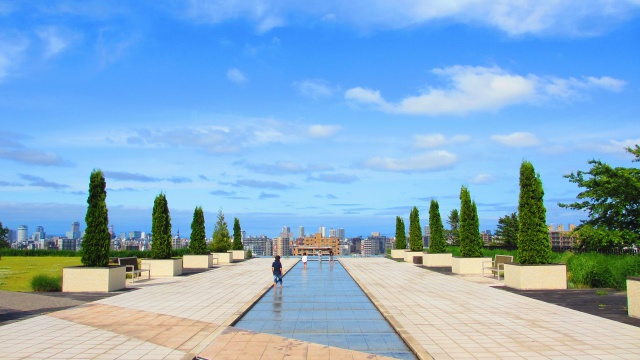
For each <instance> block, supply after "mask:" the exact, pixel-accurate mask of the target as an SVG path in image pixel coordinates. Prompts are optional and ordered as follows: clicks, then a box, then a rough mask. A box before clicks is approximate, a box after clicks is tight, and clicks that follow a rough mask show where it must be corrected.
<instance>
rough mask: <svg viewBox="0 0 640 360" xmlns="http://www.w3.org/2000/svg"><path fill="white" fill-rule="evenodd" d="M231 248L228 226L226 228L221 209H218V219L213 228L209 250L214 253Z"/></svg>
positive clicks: (223, 251)
mask: <svg viewBox="0 0 640 360" xmlns="http://www.w3.org/2000/svg"><path fill="white" fill-rule="evenodd" d="M229 248H231V241H230V239H229V228H227V222H226V221H225V220H224V214H223V213H222V209H220V210H219V211H218V221H216V227H215V229H213V236H212V240H211V251H213V252H214V253H226V252H227V251H229Z"/></svg>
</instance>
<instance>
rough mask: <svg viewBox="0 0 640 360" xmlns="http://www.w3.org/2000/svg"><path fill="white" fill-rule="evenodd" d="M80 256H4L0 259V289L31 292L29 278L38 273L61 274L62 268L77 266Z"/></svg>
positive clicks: (51, 275) (52, 275) (55, 275)
mask: <svg viewBox="0 0 640 360" xmlns="http://www.w3.org/2000/svg"><path fill="white" fill-rule="evenodd" d="M78 265H82V264H81V263H80V257H59V256H56V257H53V256H46V257H40V256H38V257H33V256H29V257H23V256H6V257H4V256H3V257H2V259H0V290H6V291H24V292H31V291H33V289H32V288H31V280H32V279H33V278H34V277H35V276H36V275H39V274H43V275H47V276H50V277H58V276H62V268H64V267H67V266H78Z"/></svg>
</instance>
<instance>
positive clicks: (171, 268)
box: [141, 258, 182, 277]
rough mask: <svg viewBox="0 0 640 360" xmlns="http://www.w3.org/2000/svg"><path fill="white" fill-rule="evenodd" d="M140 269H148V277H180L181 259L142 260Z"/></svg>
mask: <svg viewBox="0 0 640 360" xmlns="http://www.w3.org/2000/svg"><path fill="white" fill-rule="evenodd" d="M141 263H142V265H143V266H142V268H144V269H147V268H148V269H149V276H150V277H170V276H180V275H182V258H172V259H142V260H141Z"/></svg>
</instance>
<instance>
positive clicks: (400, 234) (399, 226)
mask: <svg viewBox="0 0 640 360" xmlns="http://www.w3.org/2000/svg"><path fill="white" fill-rule="evenodd" d="M406 248H407V233H406V230H405V229H404V220H402V218H401V217H400V216H396V249H406Z"/></svg>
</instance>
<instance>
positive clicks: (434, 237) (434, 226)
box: [429, 199, 447, 254]
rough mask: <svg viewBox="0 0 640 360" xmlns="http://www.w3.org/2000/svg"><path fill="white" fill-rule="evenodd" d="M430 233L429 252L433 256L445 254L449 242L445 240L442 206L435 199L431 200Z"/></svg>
mask: <svg viewBox="0 0 640 360" xmlns="http://www.w3.org/2000/svg"><path fill="white" fill-rule="evenodd" d="M429 231H430V232H429V238H430V242H429V252H430V253H432V254H442V253H444V252H445V251H446V249H447V242H446V240H445V238H444V226H443V225H442V218H441V217H440V206H439V205H438V202H437V201H436V200H433V199H431V205H430V206H429Z"/></svg>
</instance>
